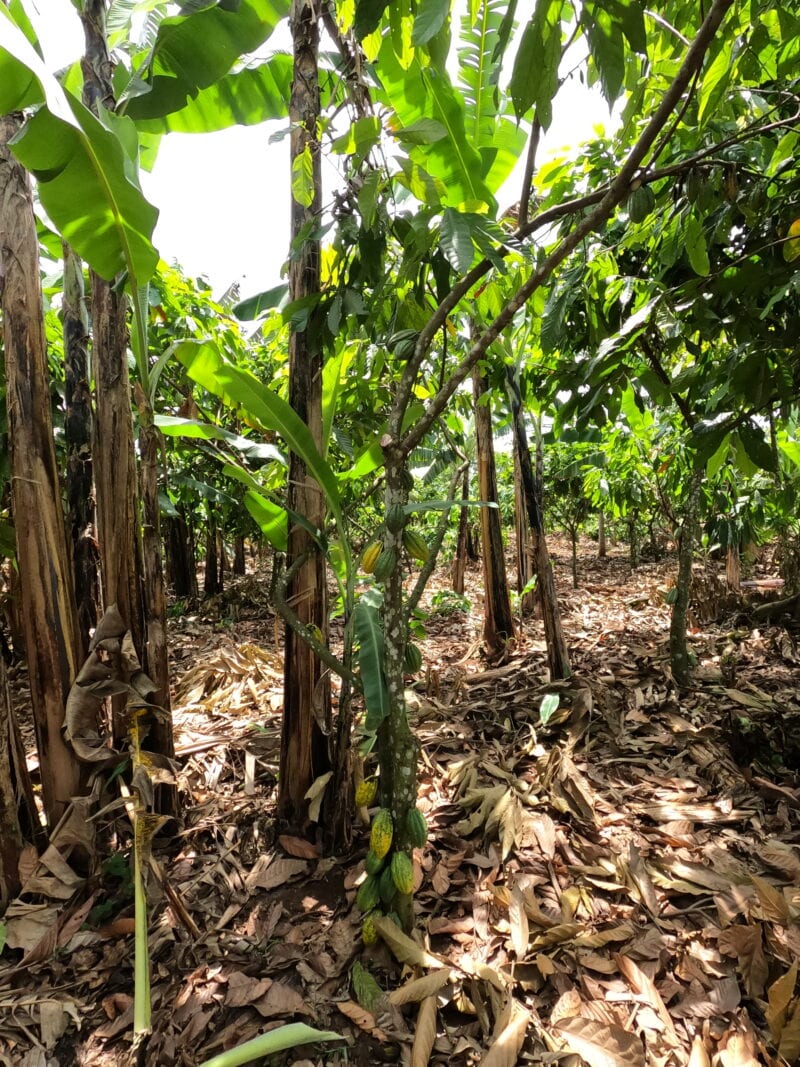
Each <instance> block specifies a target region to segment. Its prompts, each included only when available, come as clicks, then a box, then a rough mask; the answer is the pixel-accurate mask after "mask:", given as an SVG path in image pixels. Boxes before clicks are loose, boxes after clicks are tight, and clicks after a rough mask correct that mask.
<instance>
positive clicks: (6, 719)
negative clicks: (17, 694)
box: [0, 658, 41, 915]
mask: <svg viewBox="0 0 800 1067" xmlns="http://www.w3.org/2000/svg"><path fill="white" fill-rule="evenodd" d="M40 830H41V827H40V825H39V818H38V815H37V813H36V803H35V801H34V798H33V789H32V788H31V782H30V778H29V776H28V770H27V767H26V764H25V750H24V748H23V746H22V741H21V738H20V736H19V731H18V729H17V725H16V722H15V721H14V716H13V711H12V708H11V698H10V695H9V692H8V681H7V678H6V665H5V663H4V662H3V660H2V659H1V658H0V915H2V914H3V912H4V911H5V909H6V905H7V904H8V902H9V900H11V899H12V898H13V897H15V896H16V895H17V893H18V892H19V889H20V879H19V859H20V855H21V853H22V849H23V848H24V846H25V843H26V841H34V840H35V839H37V838H38V837H39V836H41V834H40Z"/></svg>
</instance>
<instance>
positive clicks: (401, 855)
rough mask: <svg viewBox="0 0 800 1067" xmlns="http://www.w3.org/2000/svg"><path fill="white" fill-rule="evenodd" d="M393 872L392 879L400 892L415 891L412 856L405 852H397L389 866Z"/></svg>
mask: <svg viewBox="0 0 800 1067" xmlns="http://www.w3.org/2000/svg"><path fill="white" fill-rule="evenodd" d="M389 869H390V870H391V872H392V881H393V882H394V884H395V885H396V886H397V889H398V891H399V892H400V893H413V891H414V864H413V863H412V862H411V857H410V856H409V855H408V854H407V853H405V852H395V854H394V855H393V856H392V863H391V866H390V868H389Z"/></svg>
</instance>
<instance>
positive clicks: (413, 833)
mask: <svg viewBox="0 0 800 1067" xmlns="http://www.w3.org/2000/svg"><path fill="white" fill-rule="evenodd" d="M406 833H407V835H408V840H409V844H411V845H413V846H414V848H424V846H425V843H426V842H427V840H428V824H427V822H426V821H425V816H424V815H423V814H422V812H421V811H420V810H419V808H409V809H408V814H407V815H406Z"/></svg>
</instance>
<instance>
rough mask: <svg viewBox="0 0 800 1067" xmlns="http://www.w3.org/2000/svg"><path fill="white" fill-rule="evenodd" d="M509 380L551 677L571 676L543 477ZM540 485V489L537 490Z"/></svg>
mask: <svg viewBox="0 0 800 1067" xmlns="http://www.w3.org/2000/svg"><path fill="white" fill-rule="evenodd" d="M508 384H509V389H508V394H509V399H510V401H511V418H512V425H513V432H514V436H515V438H516V444H517V451H518V454H519V463H520V475H521V481H522V490H523V493H524V496H525V507H526V509H527V512H528V523H529V525H530V529H531V540H532V542H533V551H534V559H535V562H536V588H537V590H538V593H539V604H540V605H541V609H542V623H543V625H544V637H545V642H546V644H547V662H548V666H549V668H550V676H551V678H553V679H556V678H569V677H570V675H571V673H572V669H571V667H570V663H569V651H568V650H567V644H566V641H565V640H564V631H563V629H562V627H561V612H560V611H559V607H558V595H557V593H556V583H555V578H554V576H553V568H552V566H551V564H550V553H549V552H548V550H547V539H546V537H545V533H544V517H543V514H542V505H541V497H540V492H541V481H540V480H539V485H538V486H537V478H536V475H535V474H534V470H533V461H532V459H531V453H530V448H529V447H528V435H527V432H526V430H525V420H524V419H523V416H522V397H521V395H520V392H519V387H518V385H517V383H516V381H515V380H514V378H513V376H512V375H511V374H510V373H509V375H508ZM537 488H538V489H539V492H537Z"/></svg>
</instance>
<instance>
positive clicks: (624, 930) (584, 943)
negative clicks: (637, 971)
mask: <svg viewBox="0 0 800 1067" xmlns="http://www.w3.org/2000/svg"><path fill="white" fill-rule="evenodd" d="M634 932H635V931H634V929H633V926H632V925H631V924H630V923H621V924H620V925H619V926H611V927H609V928H608V929H607V930H595V931H594V933H591V934H580V935H579V936H578V937H576V938H575V942H574V943H575V944H576V945H580V947H581V948H601V947H602V946H603V945H607V944H609V943H610V942H611V941H629V940H630V939H631V938H632V937H633V935H634Z"/></svg>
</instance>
